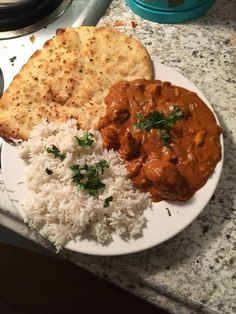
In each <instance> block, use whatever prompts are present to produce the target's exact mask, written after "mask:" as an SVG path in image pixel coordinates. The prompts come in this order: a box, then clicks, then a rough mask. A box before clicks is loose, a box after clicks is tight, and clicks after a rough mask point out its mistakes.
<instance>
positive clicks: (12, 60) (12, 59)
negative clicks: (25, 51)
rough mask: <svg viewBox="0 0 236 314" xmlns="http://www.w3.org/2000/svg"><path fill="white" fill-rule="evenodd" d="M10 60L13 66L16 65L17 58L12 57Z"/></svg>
mask: <svg viewBox="0 0 236 314" xmlns="http://www.w3.org/2000/svg"><path fill="white" fill-rule="evenodd" d="M9 60H10V62H11V64H12V65H13V64H14V62H15V61H16V56H14V57H11V58H10V59H9Z"/></svg>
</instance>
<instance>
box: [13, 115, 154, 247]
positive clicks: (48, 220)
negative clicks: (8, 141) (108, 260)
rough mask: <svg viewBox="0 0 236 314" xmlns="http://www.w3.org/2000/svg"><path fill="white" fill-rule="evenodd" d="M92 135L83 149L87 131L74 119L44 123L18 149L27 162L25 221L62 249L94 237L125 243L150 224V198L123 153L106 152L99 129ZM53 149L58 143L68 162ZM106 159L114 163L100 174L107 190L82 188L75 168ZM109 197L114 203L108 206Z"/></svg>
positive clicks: (102, 241) (101, 240) (104, 241)
mask: <svg viewBox="0 0 236 314" xmlns="http://www.w3.org/2000/svg"><path fill="white" fill-rule="evenodd" d="M89 132H90V133H91V134H92V135H93V139H94V143H93V145H92V147H90V148H83V147H80V145H79V144H78V141H77V139H76V137H81V136H83V134H84V131H83V130H78V129H77V126H76V121H75V120H68V121H67V122H66V123H61V124H59V123H48V122H46V121H44V122H42V123H41V124H39V125H37V126H35V127H34V129H33V130H32V132H31V136H30V138H29V140H28V141H26V142H23V143H21V144H20V145H19V155H20V157H21V158H23V159H24V160H25V161H26V162H27V167H26V173H25V175H26V177H25V181H26V184H27V187H28V193H27V195H26V197H25V199H24V200H23V204H22V209H23V215H24V217H23V218H24V221H25V222H26V223H27V224H28V225H29V226H30V227H31V228H34V229H36V230H38V231H39V232H40V234H41V235H42V236H44V237H46V238H48V239H49V240H50V241H52V242H53V243H54V244H55V246H56V248H57V249H58V250H59V249H61V248H62V247H63V246H64V245H65V244H66V243H67V242H68V241H70V240H72V239H75V238H76V237H81V236H83V237H84V236H88V237H89V236H90V237H91V236H92V237H93V238H94V239H95V240H96V241H98V242H100V243H101V244H103V245H107V244H109V242H110V241H112V234H113V233H116V234H118V235H120V236H121V237H125V238H126V240H127V239H128V238H130V237H135V236H137V235H140V234H141V233H142V230H143V228H144V226H145V223H146V221H145V217H144V214H143V212H144V210H145V209H146V208H147V207H150V206H151V198H150V195H149V194H147V193H142V192H140V191H139V190H137V189H136V188H135V187H134V186H133V184H132V182H131V180H130V179H129V178H128V172H127V169H126V167H125V165H124V162H123V160H122V159H121V158H120V157H119V155H118V153H117V152H115V151H113V150H109V151H107V150H105V149H103V145H102V138H101V135H100V132H99V131H98V130H89ZM50 145H55V146H56V147H57V148H58V149H59V150H60V152H61V153H62V154H65V158H64V159H63V160H61V159H60V158H56V157H55V156H54V155H53V154H50V153H48V152H47V150H46V148H47V147H49V146H50ZM102 159H105V160H106V161H107V162H108V164H109V168H106V169H105V170H104V173H103V174H102V175H101V180H102V182H103V183H104V184H105V187H104V188H103V189H102V190H101V191H100V193H99V194H98V196H91V195H89V193H88V191H86V190H78V188H77V186H76V184H75V183H74V182H73V180H72V176H73V172H72V170H71V168H70V167H71V166H72V165H74V164H79V165H81V166H83V165H85V164H87V165H88V166H90V165H93V164H95V163H97V162H99V161H100V160H102ZM46 169H47V171H46ZM48 170H50V172H52V173H51V174H50V175H49V174H48ZM110 196H112V201H110V202H109V206H108V207H104V201H105V200H106V198H108V197H110Z"/></svg>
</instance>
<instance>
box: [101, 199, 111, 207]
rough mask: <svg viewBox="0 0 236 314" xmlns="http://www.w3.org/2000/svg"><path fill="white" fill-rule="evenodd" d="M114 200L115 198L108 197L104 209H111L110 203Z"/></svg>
mask: <svg viewBox="0 0 236 314" xmlns="http://www.w3.org/2000/svg"><path fill="white" fill-rule="evenodd" d="M112 200H113V196H109V197H107V198H106V199H105V201H104V205H103V206H104V207H109V205H110V202H111V201H112Z"/></svg>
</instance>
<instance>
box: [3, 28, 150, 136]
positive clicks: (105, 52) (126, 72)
mask: <svg viewBox="0 0 236 314" xmlns="http://www.w3.org/2000/svg"><path fill="white" fill-rule="evenodd" d="M138 78H140V79H152V78H153V66H152V62H151V59H150V56H149V54H148V52H147V50H146V49H145V48H144V47H143V46H142V45H141V43H139V42H138V41H137V40H135V39H133V38H131V37H128V36H127V35H125V34H123V33H121V32H119V31H117V30H114V29H111V28H108V27H86V26H82V27H79V28H65V29H59V30H58V31H57V33H56V36H55V37H53V38H52V39H50V40H49V41H47V42H46V43H45V44H44V46H43V48H42V49H41V50H38V51H36V52H35V53H34V54H33V55H32V57H31V58H30V59H29V61H28V62H27V64H25V65H24V66H23V67H22V69H21V71H20V72H19V74H18V75H16V76H15V78H14V79H13V81H12V83H11V84H10V86H9V88H8V89H7V91H6V92H5V93H4V95H3V96H2V98H1V99H0V136H1V137H3V138H5V139H6V140H10V139H11V138H20V139H23V140H26V139H28V137H29V133H30V131H31V129H32V127H33V126H34V125H36V124H38V123H40V122H41V121H42V120H43V119H46V118H47V119H48V121H50V122H51V121H65V120H67V119H68V118H75V119H77V120H78V125H79V126H80V127H81V128H83V129H89V128H91V127H97V124H98V121H99V119H100V117H101V116H103V115H104V113H105V108H106V107H105V102H104V97H105V96H106V95H107V94H108V91H109V88H110V87H111V86H112V85H113V84H114V83H116V82H118V81H120V80H134V79H138Z"/></svg>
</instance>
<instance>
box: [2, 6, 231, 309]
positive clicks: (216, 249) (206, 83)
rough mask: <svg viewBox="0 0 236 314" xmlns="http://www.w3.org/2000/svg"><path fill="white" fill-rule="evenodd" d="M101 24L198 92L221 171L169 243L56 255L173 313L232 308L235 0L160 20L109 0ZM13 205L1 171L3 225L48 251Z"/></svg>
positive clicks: (49, 246) (45, 243) (48, 245)
mask: <svg viewBox="0 0 236 314" xmlns="http://www.w3.org/2000/svg"><path fill="white" fill-rule="evenodd" d="M99 25H110V26H112V27H116V28H117V29H119V30H121V31H124V32H125V33H127V34H129V35H131V36H133V37H135V38H137V39H139V40H140V41H141V42H142V43H143V44H144V46H145V47H146V48H147V49H148V51H149V53H150V54H151V56H152V59H153V60H157V61H158V62H161V63H164V64H165V65H167V66H169V67H172V68H173V69H175V70H177V71H179V72H181V73H182V74H183V75H185V76H186V77H187V78H188V79H190V80H191V81H192V82H193V83H194V84H195V85H196V86H197V87H198V88H199V89H201V90H202V92H203V93H204V94H205V95H206V97H207V98H208V100H209V101H210V103H211V104H212V106H213V107H214V109H215V112H216V114H217V116H218V118H219V121H220V124H221V126H222V128H223V135H224V146H225V147H224V148H225V159H224V167H223V173H222V175H221V179H220V182H219V185H218V187H217V189H216V191H215V193H214V195H213V197H212V199H211V201H210V202H209V204H208V205H207V207H206V208H205V209H204V210H203V212H202V213H201V215H200V216H199V217H198V218H197V219H196V220H195V221H194V222H193V223H192V224H191V225H190V226H189V227H187V228H186V229H185V230H184V231H182V232H181V233H180V234H179V235H177V236H176V237H174V238H173V239H170V240H169V241H167V242H166V243H163V244H161V245H159V246H157V247H154V248H152V249H149V250H146V251H143V252H140V253H135V254H132V255H126V256H117V257H99V256H88V255H83V254H78V253H74V252H69V251H67V250H63V251H62V252H61V253H60V254H61V255H63V256H64V257H66V258H68V259H69V260H70V261H72V262H74V263H75V264H77V265H79V266H82V267H84V268H85V269H87V270H89V271H91V272H93V273H96V274H97V275H99V276H101V277H103V278H106V279H107V280H109V281H111V282H113V283H115V284H116V285H119V286H121V287H123V288H125V289H126V290H129V291H131V292H133V293H134V294H136V295H139V296H141V297H143V298H145V299H147V300H149V301H150V302H153V303H155V304H158V305H159V306H161V307H163V308H165V309H167V310H168V311H170V312H171V313H177V314H189V313H212V314H213V313H222V314H227V313H230V314H231V313H236V302H235V301H236V300H235V295H236V290H235V289H236V272H235V270H236V267H235V251H234V249H235V243H236V228H235V221H236V213H235V209H236V206H235V196H236V185H235V182H236V168H235V160H236V158H235V157H236V154H235V153H236V149H235V145H236V123H235V116H236V88H235V86H236V84H235V83H236V81H235V73H236V2H235V1H234V0H218V1H216V3H215V5H214V7H213V8H212V9H211V10H210V11H208V13H207V14H205V15H204V16H203V17H201V18H198V19H196V20H194V21H190V22H186V23H182V24H178V25H161V24H155V23H152V22H149V21H145V20H143V19H141V18H139V17H138V16H136V15H134V14H133V13H132V12H131V10H130V9H129V8H128V7H127V6H126V4H125V1H124V0H113V2H112V4H111V6H110V8H109V9H108V11H107V12H106V14H105V16H104V17H103V18H102V20H101V21H100V22H99ZM13 204H14V200H13V201H12V202H11V201H10V200H9V198H8V194H7V191H6V190H5V188H4V184H3V179H2V175H1V172H0V208H1V209H0V224H2V225H4V226H6V227H8V228H9V229H11V230H14V231H16V232H17V233H19V234H21V235H23V236H25V237H27V238H29V239H32V240H34V241H36V242H37V243H39V244H41V245H43V246H44V247H48V248H49V249H52V247H51V245H50V244H49V243H48V242H47V241H45V240H44V239H42V238H41V237H40V236H39V235H38V234H37V233H36V232H34V231H30V230H29V229H28V228H27V227H26V226H25V225H24V224H23V223H22V221H21V218H20V217H19V216H18V214H17V212H16V210H15V209H14V205H13Z"/></svg>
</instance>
